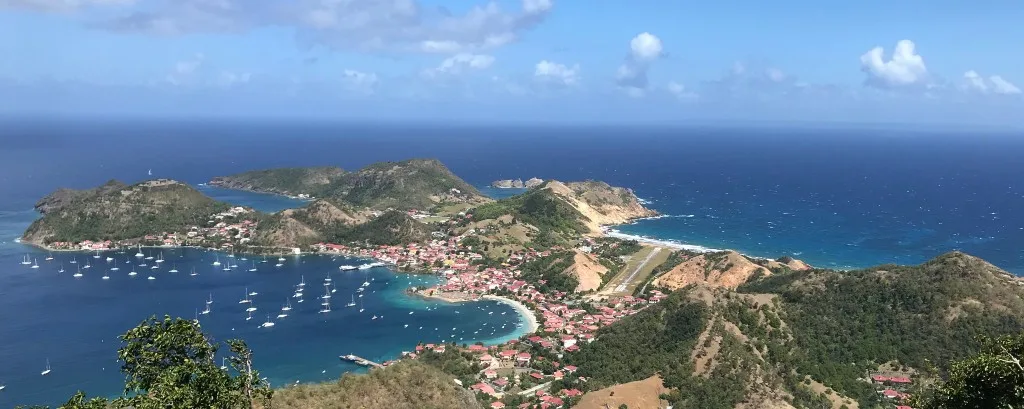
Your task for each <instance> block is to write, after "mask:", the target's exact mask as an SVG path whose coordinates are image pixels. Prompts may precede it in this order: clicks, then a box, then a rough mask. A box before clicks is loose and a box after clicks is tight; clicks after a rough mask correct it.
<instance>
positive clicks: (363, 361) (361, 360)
mask: <svg viewBox="0 0 1024 409" xmlns="http://www.w3.org/2000/svg"><path fill="white" fill-rule="evenodd" d="M338 358H340V359H341V360H342V361H350V362H355V363H356V364H357V365H362V366H369V367H373V368H383V367H384V365H381V364H378V363H376V362H373V361H371V360H369V359H366V358H363V357H359V356H356V355H352V354H348V355H342V356H339V357H338Z"/></svg>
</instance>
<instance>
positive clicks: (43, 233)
mask: <svg viewBox="0 0 1024 409" xmlns="http://www.w3.org/2000/svg"><path fill="white" fill-rule="evenodd" d="M38 207H40V208H41V209H45V210H44V211H45V212H44V214H43V217H42V218H40V219H38V220H36V221H35V222H33V223H32V225H31V226H29V228H28V229H27V230H26V231H25V234H24V239H25V240H26V241H28V242H32V243H37V244H48V243H52V242H58V241H63V242H80V241H83V240H126V239H136V238H140V237H143V236H145V235H147V234H156V233H160V232H172V231H185V230H188V228H189V227H190V226H197V225H205V224H206V222H207V221H208V220H210V217H211V216H212V215H213V214H215V213H217V212H220V211H223V210H226V209H227V208H228V207H229V206H228V205H227V204H225V203H221V202H217V201H215V200H213V199H211V198H209V197H206V196H205V195H203V194H202V193H200V192H199V191H197V190H195V189H193V188H192V187H191V186H188V185H186V184H184V183H181V182H177V181H173V180H152V181H147V182H142V183H138V184H135V185H131V186H126V185H123V184H120V183H119V182H108V183H107V184H106V185H104V186H102V187H100V188H97V189H93V190H89V191H78V192H73V193H69V191H68V190H60V191H57V192H55V193H54V194H51V195H50V196H47V198H44V199H42V200H41V201H40V205H38Z"/></svg>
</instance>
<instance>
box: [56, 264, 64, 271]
mask: <svg viewBox="0 0 1024 409" xmlns="http://www.w3.org/2000/svg"><path fill="white" fill-rule="evenodd" d="M57 272H58V273H63V272H64V263H60V270H57Z"/></svg>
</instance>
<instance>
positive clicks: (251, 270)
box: [249, 261, 256, 272]
mask: <svg viewBox="0 0 1024 409" xmlns="http://www.w3.org/2000/svg"><path fill="white" fill-rule="evenodd" d="M249 271H250V272H254V271H256V262H255V261H253V262H252V268H250V269H249Z"/></svg>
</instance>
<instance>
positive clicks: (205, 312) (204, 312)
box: [200, 304, 210, 315]
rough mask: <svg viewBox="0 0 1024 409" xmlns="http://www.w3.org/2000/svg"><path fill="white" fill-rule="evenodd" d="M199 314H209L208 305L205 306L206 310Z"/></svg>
mask: <svg viewBox="0 0 1024 409" xmlns="http://www.w3.org/2000/svg"><path fill="white" fill-rule="evenodd" d="M200 314H203V315H208V314H210V304H206V309H204V310H203V311H202V312H200Z"/></svg>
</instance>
